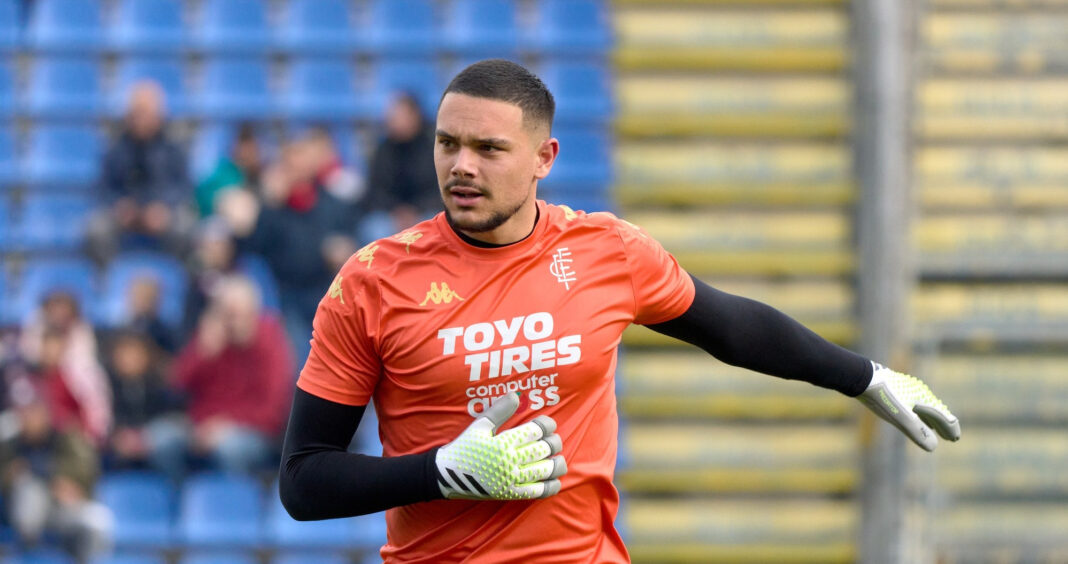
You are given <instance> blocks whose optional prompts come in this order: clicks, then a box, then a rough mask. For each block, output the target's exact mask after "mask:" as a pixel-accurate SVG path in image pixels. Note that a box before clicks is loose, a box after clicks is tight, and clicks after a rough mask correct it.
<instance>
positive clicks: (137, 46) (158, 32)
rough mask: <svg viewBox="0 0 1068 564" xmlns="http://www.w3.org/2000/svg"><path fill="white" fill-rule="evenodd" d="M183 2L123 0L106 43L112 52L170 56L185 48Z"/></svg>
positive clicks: (176, 0) (116, 11) (174, 0)
mask: <svg viewBox="0 0 1068 564" xmlns="http://www.w3.org/2000/svg"><path fill="white" fill-rule="evenodd" d="M182 9H183V6H182V0H152V1H151V2H145V1H144V0H141V1H138V0H122V1H121V2H119V4H118V6H117V7H116V9H115V20H114V23H113V24H112V26H111V28H110V30H109V33H108V39H109V43H110V45H111V46H112V47H114V48H115V49H118V50H121V51H125V52H128V53H130V52H139V53H171V52H175V51H177V50H179V49H181V48H182V47H183V46H185V43H186V40H187V39H186V35H185V26H184V21H183V19H182Z"/></svg>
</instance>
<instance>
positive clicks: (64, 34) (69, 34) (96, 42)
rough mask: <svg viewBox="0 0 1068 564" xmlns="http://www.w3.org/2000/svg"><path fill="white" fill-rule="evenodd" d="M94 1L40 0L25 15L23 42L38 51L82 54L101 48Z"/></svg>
mask: <svg viewBox="0 0 1068 564" xmlns="http://www.w3.org/2000/svg"><path fill="white" fill-rule="evenodd" d="M104 31H105V30H104V27H103V16H102V15H101V7H100V2H99V1H98V0H40V1H38V2H34V3H33V6H32V9H31V10H30V14H29V27H28V28H27V30H26V42H27V43H28V44H29V45H30V46H32V47H33V48H34V49H37V50H40V51H63V52H71V53H84V52H86V51H87V50H98V49H101V48H103V47H104V44H105V41H104Z"/></svg>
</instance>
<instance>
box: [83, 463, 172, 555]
mask: <svg viewBox="0 0 1068 564" xmlns="http://www.w3.org/2000/svg"><path fill="white" fill-rule="evenodd" d="M96 493H97V499H99V500H100V501H101V502H102V503H103V504H104V505H106V506H108V508H110V509H111V511H112V513H114V515H115V545H116V546H117V547H119V548H120V549H127V548H129V549H140V548H145V549H148V548H164V547H167V546H170V544H171V542H172V534H173V533H172V531H173V527H174V517H175V515H176V514H177V511H176V508H177V497H176V493H175V491H174V487H173V486H172V485H171V483H170V482H168V481H167V479H166V478H164V477H163V476H162V475H160V474H156V473H153V472H115V473H109V474H105V475H104V476H103V477H102V478H101V480H100V483H99V484H97V487H96ZM109 562H110V561H109ZM123 562H126V561H125V560H122V561H116V562H114V563H113V564H122V563H123ZM129 564H134V562H132V561H131V562H130V563H129Z"/></svg>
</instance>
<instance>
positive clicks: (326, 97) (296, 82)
mask: <svg viewBox="0 0 1068 564" xmlns="http://www.w3.org/2000/svg"><path fill="white" fill-rule="evenodd" d="M355 74H356V73H355V68H354V65H353V63H352V61H351V60H349V59H344V58H321V57H316V58H300V59H296V60H294V61H293V62H292V63H291V64H290V67H289V87H288V88H287V89H286V91H285V92H284V94H283V95H282V97H281V108H280V109H281V110H282V111H283V112H284V113H285V115H287V116H290V117H293V118H297V119H351V118H355V117H357V116H362V117H369V115H370V109H371V108H370V107H369V105H368V104H361V103H360V101H361V100H363V99H366V98H367V95H366V94H363V93H357V92H356V76H355Z"/></svg>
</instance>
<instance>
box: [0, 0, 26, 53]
mask: <svg viewBox="0 0 1068 564" xmlns="http://www.w3.org/2000/svg"><path fill="white" fill-rule="evenodd" d="M21 6H22V3H21V2H20V1H19V0H0V52H4V51H14V50H15V49H16V48H18V46H19V42H20V41H21V40H22V37H21V35H22V31H21V30H22V10H21Z"/></svg>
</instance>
